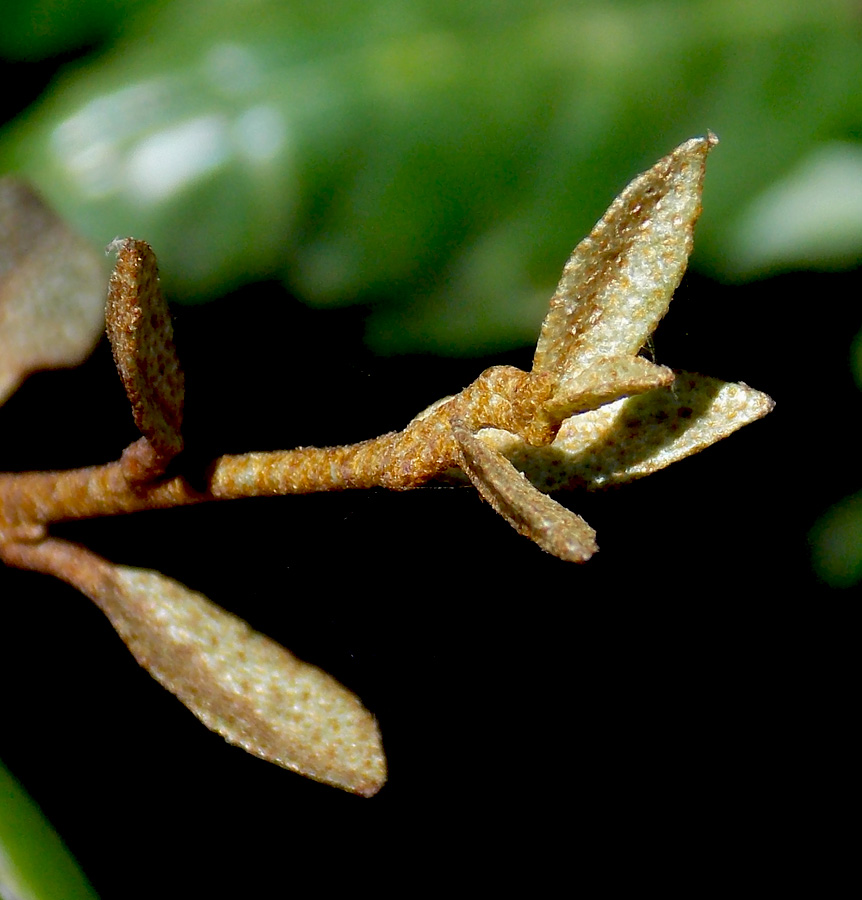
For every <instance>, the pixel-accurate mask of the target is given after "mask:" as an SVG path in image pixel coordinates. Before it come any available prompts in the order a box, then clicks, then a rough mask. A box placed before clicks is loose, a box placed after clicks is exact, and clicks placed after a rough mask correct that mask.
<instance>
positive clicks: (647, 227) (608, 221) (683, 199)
mask: <svg viewBox="0 0 862 900" xmlns="http://www.w3.org/2000/svg"><path fill="white" fill-rule="evenodd" d="M717 143H718V139H717V138H716V137H715V135H713V134H710V135H708V136H707V137H705V138H692V140H690V141H686V142H685V143H684V144H681V145H680V146H679V147H677V148H676V150H674V151H673V153H671V154H669V155H668V156H666V157H664V159H661V160H659V161H658V162H657V163H656V164H655V165H654V166H653V167H652V168H651V169H648V170H647V171H646V172H644V173H643V175H641V176H639V177H638V178H636V179H635V180H634V181H632V182H631V184H629V185H628V187H627V188H626V189H625V190H624V191H623V192H622V193H621V194H620V195H619V197H617V198H616V200H614V202H613V203H612V204H611V205H610V207H609V208H608V211H607V212H606V213H605V214H604V215H603V216H602V218H601V219H600V220H599V221H598V223H597V224H596V226H595V228H593V230H592V231H591V232H590V234H589V236H588V237H586V238H585V239H584V240H583V241H581V243H580V244H578V246H577V247H575V250H574V252H573V253H572V255H571V257H570V258H569V261H568V262H567V263H566V265H565V268H564V269H563V275H562V278H561V279H560V283H559V285H558V286H557V290H556V292H555V293H554V296H553V297H552V298H551V308H550V310H549V311H548V314H547V316H546V317H545V321H544V322H543V324H542V332H541V335H540V336H539V343H538V345H537V347H536V355H535V357H534V360H533V371H534V372H555V373H559V374H562V371H563V369H564V368H566V369H568V370H569V371H571V370H572V369H571V366H572V360H577V361H578V363H579V364H580V366H581V367H584V366H587V365H589V364H590V363H592V362H594V361H596V360H600V359H602V358H605V357H614V356H623V355H633V354H635V353H637V352H638V351H639V350H640V349H641V347H643V345H644V342H645V341H646V339H647V338H648V337H649V336H650V334H652V332H653V330H654V329H655V327H656V325H657V324H658V322H659V320H660V319H661V317H662V316H663V315H664V314H665V313H666V312H667V308H668V304H669V303H670V301H671V297H673V292H674V291H675V290H676V288H677V285H679V282H680V279H681V278H682V275H683V272H685V268H686V265H687V264H688V257H689V254H690V253H691V248H692V243H693V239H694V238H693V235H694V226H695V223H696V222H697V219H698V216H699V215H700V211H701V206H700V198H701V193H702V189H703V176H704V171H705V169H706V156H707V154H708V153H709V151H710V150H711V149H712V148H713V147H714V146H715V145H716V144H717Z"/></svg>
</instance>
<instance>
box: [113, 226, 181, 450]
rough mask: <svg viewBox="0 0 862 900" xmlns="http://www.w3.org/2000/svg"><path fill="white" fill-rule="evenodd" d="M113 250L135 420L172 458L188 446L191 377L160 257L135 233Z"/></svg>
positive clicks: (121, 343) (116, 345)
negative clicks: (185, 428)
mask: <svg viewBox="0 0 862 900" xmlns="http://www.w3.org/2000/svg"><path fill="white" fill-rule="evenodd" d="M109 249H114V250H116V251H117V264H116V265H115V266H114V271H113V272H112V273H111V281H110V285H109V288H108V304H107V309H106V322H107V329H108V338H109V339H110V341H111V349H112V350H113V352H114V362H115V363H116V364H117V370H118V371H119V373H120V377H121V378H122V380H123V386H124V387H125V389H126V394H127V395H128V398H129V402H130V403H131V404H132V412H133V414H134V417H135V424H136V425H137V426H138V429H139V430H140V432H141V434H143V435H144V437H145V438H147V440H148V441H149V443H150V445H151V447H152V448H153V450H154V451H155V452H156V455H157V456H158V457H159V458H160V459H162V460H163V461H164V462H167V461H168V460H170V458H171V457H173V456H175V455H176V454H177V453H179V452H180V450H182V447H183V438H182V435H181V433H180V428H181V426H182V421H183V399H184V393H185V379H184V376H183V370H182V368H181V367H180V362H179V359H178V358H177V352H176V348H175V347H174V330H173V326H172V324H171V314H170V311H169V310H168V304H167V302H166V301H165V298H164V295H163V294H162V289H161V286H160V285H159V269H158V265H157V264H156V256H155V254H154V253H153V250H152V248H151V247H150V245H149V244H147V243H146V242H144V241H136V240H134V239H133V238H126V240H123V241H115V242H114V243H113V244H111V245H110V248H109Z"/></svg>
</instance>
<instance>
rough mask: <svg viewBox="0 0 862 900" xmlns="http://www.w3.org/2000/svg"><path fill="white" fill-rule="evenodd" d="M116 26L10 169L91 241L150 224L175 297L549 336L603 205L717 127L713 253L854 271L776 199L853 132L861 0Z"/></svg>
mask: <svg viewBox="0 0 862 900" xmlns="http://www.w3.org/2000/svg"><path fill="white" fill-rule="evenodd" d="M124 34H125V37H124V38H123V39H122V41H120V42H119V43H118V44H117V45H116V46H114V47H113V49H111V50H110V51H109V52H107V53H105V54H104V55H103V56H100V57H99V58H98V59H95V60H94V61H93V62H92V63H90V64H89V65H87V66H85V67H83V68H79V69H74V70H70V71H69V72H67V73H66V74H65V76H64V77H63V78H61V80H60V81H59V82H58V83H57V85H56V88H55V89H54V90H52V91H51V92H50V93H49V95H48V96H46V98H45V100H44V102H43V103H41V104H40V105H39V106H38V108H37V109H35V110H34V111H33V112H32V113H31V114H30V115H28V116H26V117H25V118H24V119H23V120H22V121H21V122H19V123H18V124H17V126H16V127H14V128H12V129H10V130H9V131H7V132H6V134H5V135H4V136H3V138H2V141H0V170H2V169H3V168H6V169H10V168H11V169H17V170H20V171H23V172H25V173H27V174H28V175H29V176H30V177H31V178H32V179H33V180H34V181H35V182H36V184H37V185H38V186H39V187H40V188H41V189H42V190H43V191H44V192H45V193H46V194H47V195H48V196H49V198H50V199H51V200H52V201H53V202H54V204H55V205H56V206H57V207H58V208H59V209H60V210H61V211H62V212H63V213H65V214H66V215H67V216H68V217H69V218H70V220H71V221H72V222H73V223H74V224H75V225H76V226H77V227H78V228H79V229H80V230H82V231H83V232H84V233H86V234H88V235H89V236H90V237H91V238H92V240H93V241H95V242H98V243H100V244H105V243H106V242H107V241H109V240H110V239H112V238H114V237H115V236H117V235H134V236H136V237H140V238H146V239H147V240H148V241H149V242H150V243H151V244H152V245H153V246H154V247H155V249H156V251H157V252H158V254H159V257H160V260H161V261H162V271H163V275H164V279H165V282H166V287H167V289H168V291H169V292H170V293H171V294H172V295H173V296H174V297H176V298H178V299H185V300H200V299H206V298H208V297H211V296H214V295H217V294H220V293H223V292H224V291H225V290H227V289H228V288H230V287H232V286H235V285H237V284H239V283H242V282H246V281H250V280H254V279H259V278H263V277H269V276H272V275H280V276H281V277H283V278H284V279H285V280H286V282H287V283H288V285H289V286H290V287H291V288H292V289H293V290H294V291H295V292H296V293H297V294H298V296H300V297H301V298H302V299H304V300H305V301H307V302H309V303H312V304H319V305H333V304H347V303H355V302H368V303H374V304H376V305H375V306H374V307H373V309H372V313H371V315H370V318H369V320H368V340H369V342H370V343H371V344H372V345H373V346H374V347H375V348H376V349H377V350H379V351H381V352H399V351H407V350H419V349H421V350H432V351H435V352H441V353H476V352H479V351H488V350H491V349H493V348H499V347H503V346H512V345H516V344H520V343H529V342H531V341H533V340H534V339H535V336H536V333H537V329H538V325H539V322H540V321H541V317H542V313H543V310H544V308H545V305H546V303H547V297H548V296H549V293H550V291H551V290H552V289H553V285H554V283H555V279H556V274H557V273H558V271H559V267H560V265H561V264H562V262H563V261H565V259H566V258H567V256H568V254H569V252H570V251H571V248H572V247H573V246H574V244H575V243H576V242H577V241H578V240H579V239H580V238H581V237H582V236H583V235H584V234H585V233H586V232H587V231H588V230H589V228H590V227H591V226H592V224H593V222H594V221H595V219H596V218H597V217H598V215H599V214H600V213H601V211H602V210H603V209H604V207H605V206H606V205H607V203H608V201H609V200H610V199H611V198H612V197H613V196H614V195H615V194H616V193H617V191H618V190H619V188H620V187H622V185H623V184H625V183H626V182H627V181H628V180H629V179H630V178H631V176H632V175H634V174H635V173H636V172H637V171H639V170H641V169H643V168H645V167H646V166H647V165H648V164H649V163H651V162H652V161H653V160H654V159H655V158H657V157H659V156H661V155H663V154H664V153H666V152H667V151H668V149H669V148H670V147H672V146H674V145H675V144H677V143H679V142H680V141H681V140H683V139H685V138H688V137H691V136H693V135H697V134H704V133H705V132H706V130H707V129H709V128H711V129H713V130H714V131H716V132H717V133H718V135H719V137H720V138H721V139H722V146H721V148H720V150H719V152H718V153H717V154H716V155H715V159H714V162H711V163H710V175H709V179H708V181H707V187H706V196H705V206H706V209H707V212H708V214H707V215H706V216H705V217H704V219H703V221H702V223H701V225H700V226H699V228H698V235H697V241H696V245H695V246H696V249H695V256H694V260H693V264H694V265H695V266H699V267H700V268H701V269H703V270H706V271H708V272H710V273H711V274H713V275H716V276H719V277H725V278H738V277H740V276H741V274H744V273H745V272H747V271H750V270H751V268H752V258H754V259H755V261H756V262H757V265H756V267H757V268H760V267H762V266H761V264H769V265H773V264H775V265H781V266H794V265H800V264H805V265H809V264H813V265H817V264H820V263H821V262H823V263H828V264H834V263H835V258H834V257H835V253H834V247H833V246H832V244H831V243H830V241H829V238H828V235H827V236H826V237H825V239H821V238H822V236H821V237H818V235H819V233H820V231H822V219H821V220H817V219H816V217H811V219H810V222H809V223H808V225H807V232H806V234H807V237H806V240H805V241H803V242H801V243H800V242H797V244H795V245H794V244H793V241H792V240H790V236H792V235H790V234H789V233H788V234H787V235H782V233H781V229H782V227H783V226H784V225H786V226H787V228H788V232H792V231H793V229H797V230H798V228H799V227H800V223H799V222H795V221H794V222H791V221H789V220H787V219H786V218H782V217H781V216H775V215H772V216H769V215H763V214H762V213H760V212H759V210H761V209H762V208H763V207H764V204H766V206H767V207H768V206H769V198H770V196H772V195H771V194H770V193H769V192H770V191H771V190H774V185H775V184H776V183H777V182H780V181H781V180H782V179H787V178H789V177H791V175H790V173H792V172H793V170H794V167H796V166H799V165H801V161H802V160H803V159H805V158H807V157H809V155H810V154H812V153H814V152H815V150H816V148H818V147H819V146H820V145H821V144H822V143H824V142H825V141H827V140H828V141H835V140H840V141H844V142H845V145H848V143H849V142H851V141H853V140H854V139H855V136H856V135H858V134H859V133H860V126H862V108H860V106H862V94H860V92H858V91H855V90H848V85H855V84H859V83H862V53H860V49H862V48H860V37H859V26H858V17H857V7H856V4H855V3H854V2H852V0H824V2H821V3H819V4H812V3H810V2H809V0H748V2H742V0H690V2H689V0H686V2H682V0H642V2H608V0H582V2H550V0H543V2H542V0H532V2H525V0H520V2H516V0H488V2H485V3H476V4H464V3H463V2H460V0H434V2H432V0H413V2H410V3H403V4H398V5H393V4H389V3H384V2H382V0H369V2H367V3H364V4H361V5H360V4H353V3H348V2H346V0H340V2H334V3H330V4H326V5H323V4H318V3H312V2H311V0H295V2H292V3H290V4H280V3H276V2H274V0H269V2H267V0H244V2H237V0H211V2H207V3H206V4H204V3H203V0H177V2H174V3H171V4H168V5H167V6H166V7H164V8H163V9H158V10H157V11H153V10H152V9H148V10H146V14H142V15H141V16H140V17H138V18H137V19H135V20H133V21H132V22H131V23H129V24H127V26H126V27H125V29H124ZM850 146H852V144H850ZM778 205H779V206H780V204H778ZM774 206H775V203H773V207H774ZM794 208H795V209H799V207H798V205H797V207H794ZM808 212H809V210H808V209H807V208H805V207H803V208H801V210H800V215H801V216H803V217H804V216H806V215H807V213H808ZM832 226H834V222H832V223H831V224H830V228H831V227H832ZM803 230H804V229H803ZM740 235H742V238H741V237H740ZM775 247H780V248H783V249H782V252H781V253H780V254H778V255H776V253H775V252H772V251H770V252H766V251H767V250H770V248H773V250H774V248H775ZM824 247H825V248H826V250H823V249H822V248H824ZM794 248H796V249H794ZM800 248H801V249H800ZM812 248H813V249H812ZM818 248H819V249H818ZM758 251H759V253H760V255H759V256H758ZM770 253H771V255H770ZM752 254H753V256H752ZM826 257H828V259H826ZM859 258H862V239H860V235H859V234H858V230H854V231H853V232H852V234H850V235H847V236H846V240H845V242H844V245H843V247H842V251H841V261H842V262H843V263H852V262H853V261H854V260H858V259H859ZM764 261H765V262H764Z"/></svg>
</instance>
